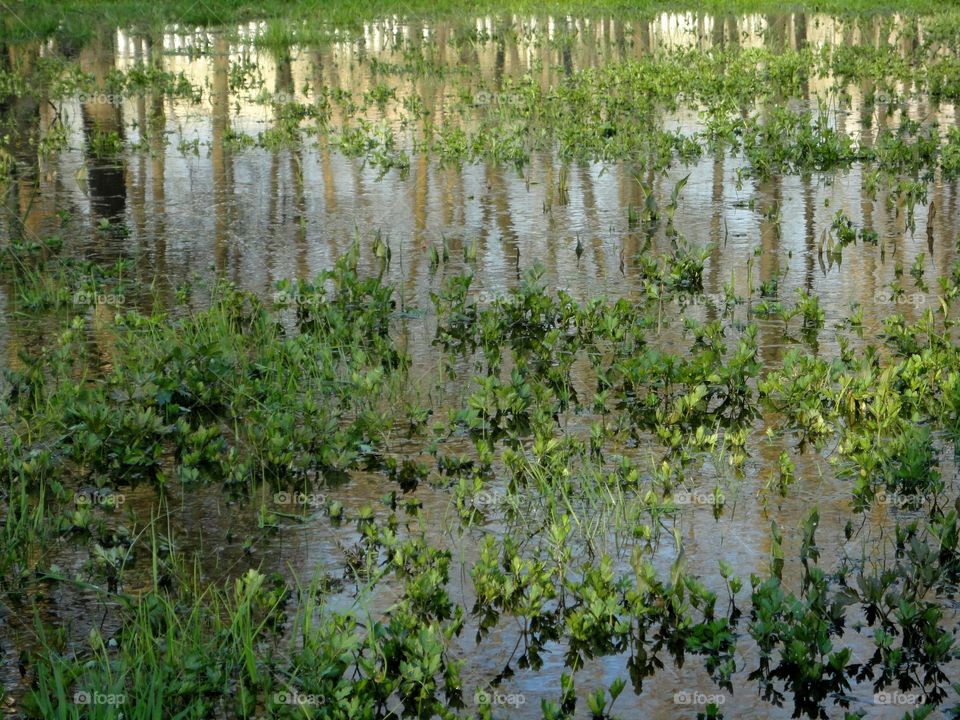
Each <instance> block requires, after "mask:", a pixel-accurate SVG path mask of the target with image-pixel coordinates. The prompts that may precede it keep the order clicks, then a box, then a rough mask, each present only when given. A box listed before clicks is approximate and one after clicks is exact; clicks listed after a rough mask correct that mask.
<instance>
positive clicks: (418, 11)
mask: <svg viewBox="0 0 960 720" xmlns="http://www.w3.org/2000/svg"><path fill="white" fill-rule="evenodd" d="M958 8H960V3H958V2H957V0H947V1H940V0H899V1H898V0H881V1H880V2H875V1H874V0H791V1H790V2H775V1H774V0H706V1H705V2H696V3H694V2H689V1H686V2H679V1H677V0H636V1H630V0H576V1H573V2H565V1H563V0H547V1H546V2H535V1H534V0H474V1H472V2H469V3H464V2H454V1H452V0H439V1H437V2H435V1H434V0H409V1H408V2H402V3H401V2H396V1H395V0H361V1H360V2H348V1H347V0H307V1H306V2H288V1H287V0H268V1H267V2H250V1H249V0H160V1H159V2H152V3H145V2H141V1H140V0H68V1H67V2H58V1H57V0H40V1H39V2H34V1H33V0H14V1H13V2H9V3H4V5H3V8H2V13H0V17H2V19H3V24H2V27H0V32H2V35H3V37H4V39H5V40H6V41H18V40H29V39H33V38H37V37H46V36H49V35H52V34H55V33H58V32H59V33H64V34H66V35H67V36H69V37H75V38H84V37H89V36H91V35H92V34H93V33H94V32H95V31H96V28H98V27H101V26H102V25H103V24H104V23H109V24H111V25H115V26H135V27H140V28H144V27H159V26H162V25H164V24H167V23H181V24H186V25H198V26H199V25H203V26H205V25H223V24H231V23H236V22H243V21H247V20H253V19H270V18H283V19H286V20H291V21H300V20H302V21H310V22H315V23H317V24H320V25H326V26H329V27H346V28H349V27H355V26H356V25H357V24H358V23H361V22H364V21H367V20H371V19H376V18H380V17H385V16H392V15H400V16H403V17H407V18H417V17H421V18H431V19H436V18H441V17H453V18H458V17H464V15H465V14H466V15H475V14H476V15H480V14H490V13H520V14H540V15H546V14H567V15H573V16H581V17H590V16H616V17H618V18H624V17H629V16H635V17H644V16H649V15H653V14H655V13H660V12H665V11H677V12H680V11H694V12H697V11H699V12H703V13H713V14H729V13H735V14H741V13H774V14H782V13H786V12H809V13H830V14H839V15H876V14H885V13H890V12H898V13H904V12H906V13H914V14H941V13H945V12H952V11H956V10H957V9H958Z"/></svg>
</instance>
